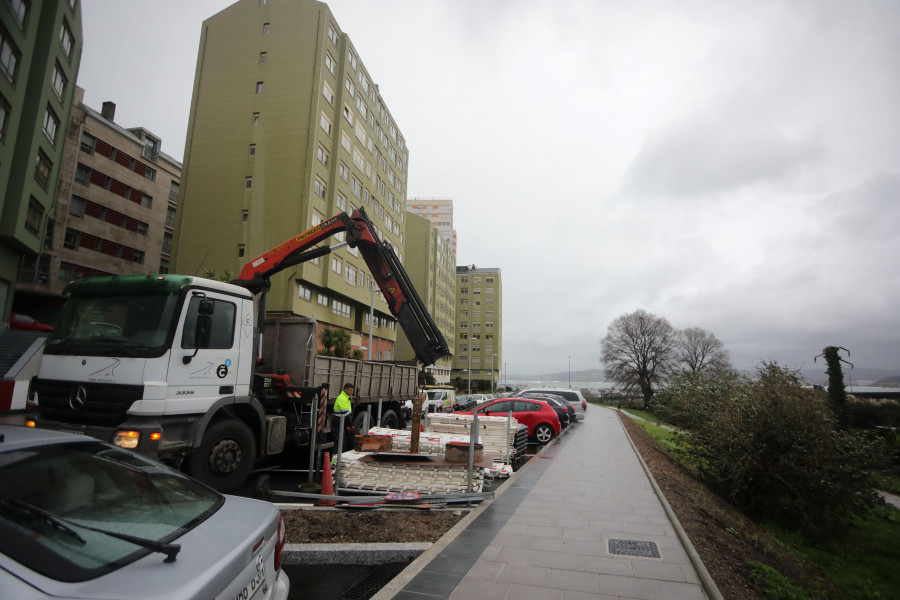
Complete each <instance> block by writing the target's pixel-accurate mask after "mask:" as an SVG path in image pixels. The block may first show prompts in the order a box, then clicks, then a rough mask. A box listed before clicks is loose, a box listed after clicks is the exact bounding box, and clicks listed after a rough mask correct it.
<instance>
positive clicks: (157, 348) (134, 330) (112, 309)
mask: <svg viewBox="0 0 900 600" xmlns="http://www.w3.org/2000/svg"><path fill="white" fill-rule="evenodd" d="M177 303H178V296H177V295H175V294H170V293H161V294H153V293H147V292H146V290H144V291H142V293H140V294H138V293H133V294H131V293H121V294H110V295H106V296H103V297H98V296H95V295H85V296H79V295H73V296H70V297H69V299H68V301H67V302H66V305H65V308H64V309H63V313H62V315H61V316H60V320H59V324H58V326H57V327H56V328H55V329H54V331H53V334H52V335H51V336H50V339H48V340H47V346H46V347H45V349H44V353H45V354H79V355H81V354H84V355H88V356H108V355H110V353H115V354H117V355H123V356H137V357H150V356H159V355H161V354H162V353H163V352H165V348H166V341H167V338H168V336H169V330H170V329H171V325H172V319H173V315H174V314H175V307H176V305H177Z"/></svg>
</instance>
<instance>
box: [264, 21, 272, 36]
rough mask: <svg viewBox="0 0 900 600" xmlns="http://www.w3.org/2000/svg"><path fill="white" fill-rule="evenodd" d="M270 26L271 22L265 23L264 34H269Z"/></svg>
mask: <svg viewBox="0 0 900 600" xmlns="http://www.w3.org/2000/svg"><path fill="white" fill-rule="evenodd" d="M270 28H271V23H263V35H269V29H270Z"/></svg>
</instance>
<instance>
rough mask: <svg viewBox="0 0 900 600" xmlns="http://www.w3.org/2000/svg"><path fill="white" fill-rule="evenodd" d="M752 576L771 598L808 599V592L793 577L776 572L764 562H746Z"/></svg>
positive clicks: (781, 599)
mask: <svg viewBox="0 0 900 600" xmlns="http://www.w3.org/2000/svg"><path fill="white" fill-rule="evenodd" d="M747 566H748V567H750V572H751V573H752V574H753V577H754V578H755V579H757V580H758V581H759V582H760V583H762V585H763V587H764V588H765V591H766V596H768V597H769V598H772V600H810V596H809V594H807V593H806V592H805V591H803V588H801V587H800V586H799V585H797V584H796V583H795V582H794V580H793V579H791V578H790V577H786V576H784V575H782V574H781V573H779V572H778V570H777V569H775V568H774V567H770V566H769V565H767V564H765V563H761V562H758V561H755V560H751V561H750V562H748V563H747Z"/></svg>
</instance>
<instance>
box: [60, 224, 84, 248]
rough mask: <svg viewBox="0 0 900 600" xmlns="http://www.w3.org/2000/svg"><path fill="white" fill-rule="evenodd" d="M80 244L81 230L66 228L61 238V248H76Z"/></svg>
mask: <svg viewBox="0 0 900 600" xmlns="http://www.w3.org/2000/svg"><path fill="white" fill-rule="evenodd" d="M79 244H81V232H80V231H78V230H77V229H72V228H71V227H67V228H66V236H65V237H64V238H63V248H66V249H68V250H78V246H79Z"/></svg>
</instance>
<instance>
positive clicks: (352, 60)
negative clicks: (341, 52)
mask: <svg viewBox="0 0 900 600" xmlns="http://www.w3.org/2000/svg"><path fill="white" fill-rule="evenodd" d="M347 62H349V63H350V66H351V67H353V68H354V69H356V66H357V64H359V62H358V61H357V60H356V55H355V54H353V50H349V49H348V50H347Z"/></svg>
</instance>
